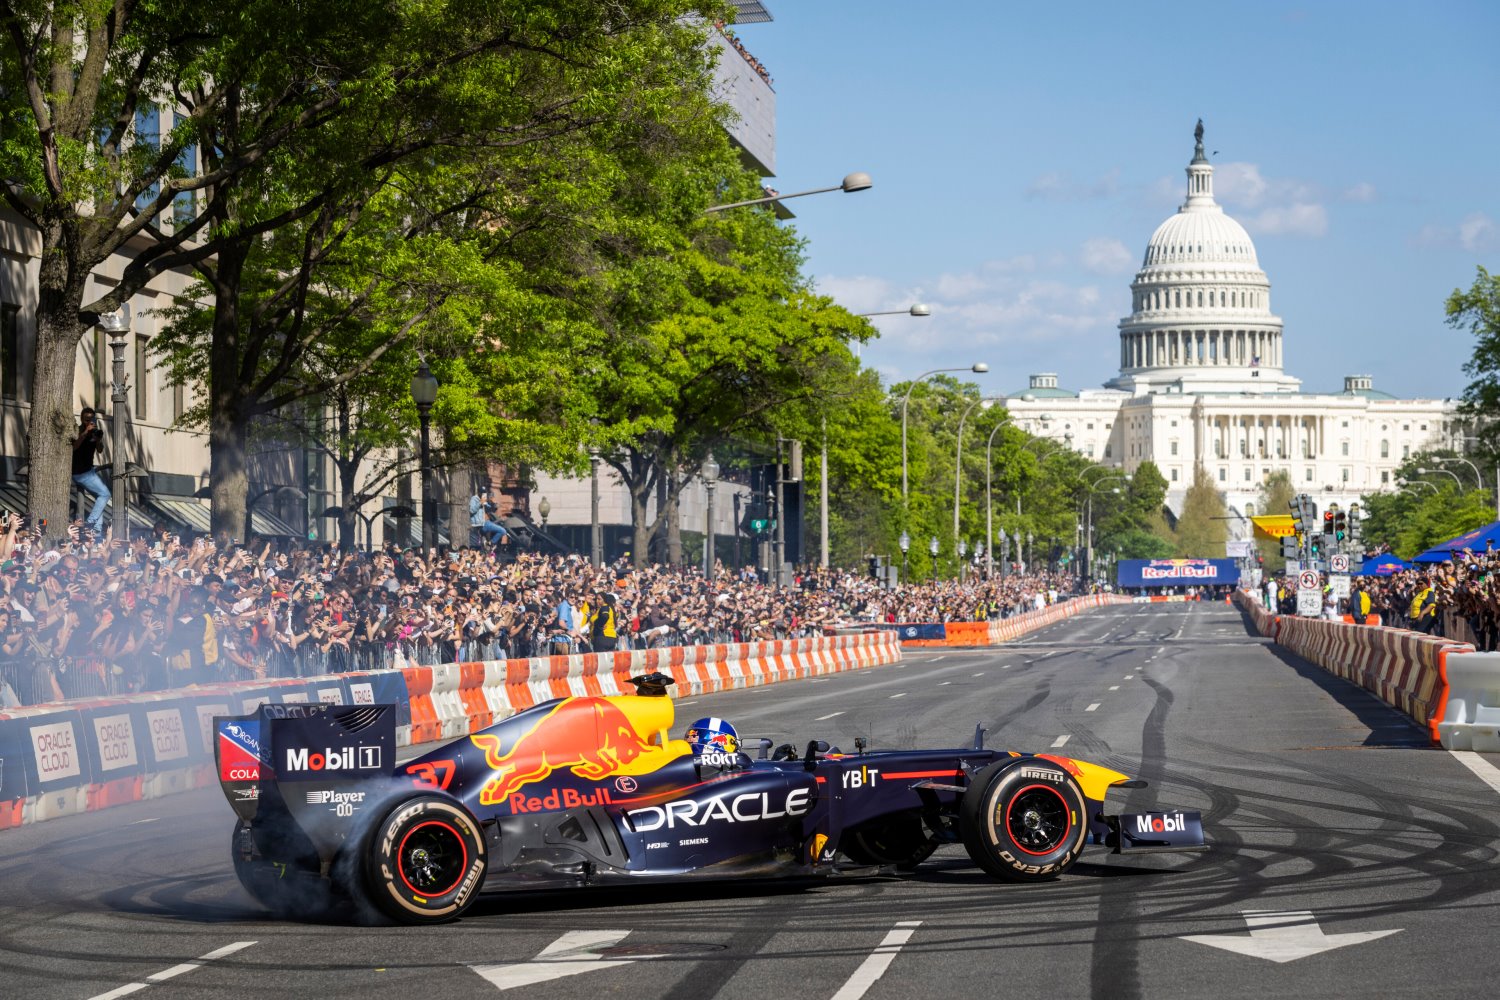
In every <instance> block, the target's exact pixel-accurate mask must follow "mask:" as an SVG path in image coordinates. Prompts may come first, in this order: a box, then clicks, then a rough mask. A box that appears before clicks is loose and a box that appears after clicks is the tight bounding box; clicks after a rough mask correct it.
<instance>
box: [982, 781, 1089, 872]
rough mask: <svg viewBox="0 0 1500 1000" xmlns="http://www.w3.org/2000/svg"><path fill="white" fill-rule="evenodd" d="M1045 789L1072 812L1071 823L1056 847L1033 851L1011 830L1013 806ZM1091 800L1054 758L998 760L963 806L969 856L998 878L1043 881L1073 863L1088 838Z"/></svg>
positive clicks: (1069, 812) (1068, 867)
mask: <svg viewBox="0 0 1500 1000" xmlns="http://www.w3.org/2000/svg"><path fill="white" fill-rule="evenodd" d="M1041 788H1045V789H1046V790H1047V792H1048V793H1053V794H1055V795H1056V796H1057V798H1058V799H1059V800H1060V802H1061V803H1062V804H1063V805H1064V806H1066V808H1067V811H1068V814H1069V815H1068V821H1069V825H1068V827H1067V831H1066V833H1065V834H1063V835H1062V836H1061V837H1060V839H1059V840H1058V843H1057V844H1056V846H1055V847H1053V848H1051V849H1049V850H1048V851H1046V852H1045V853H1034V852H1032V851H1028V850H1027V849H1026V848H1024V847H1023V846H1022V845H1021V844H1019V843H1017V841H1016V839H1015V838H1014V836H1012V834H1011V832H1010V831H1009V829H1008V828H1007V825H1006V815H1007V812H1006V810H1007V807H1008V806H1009V805H1010V804H1011V803H1012V801H1014V800H1015V799H1017V797H1019V796H1021V795H1024V794H1028V792H1029V793H1030V794H1036V792H1037V790H1038V789H1041ZM1087 808H1088V804H1087V802H1086V801H1085V799H1084V797H1083V791H1082V789H1080V788H1079V787H1078V783H1077V782H1076V781H1074V780H1073V776H1072V775H1070V774H1069V773H1068V772H1067V771H1065V770H1064V769H1063V768H1061V767H1059V766H1058V765H1056V764H1053V763H1051V762H1049V761H1043V760H1036V759H1034V758H1022V759H1020V760H1015V761H998V762H996V763H994V764H991V765H990V766H989V767H987V768H985V769H984V770H982V771H980V772H979V774H978V775H976V776H975V778H974V782H973V784H972V785H970V786H969V790H968V791H967V792H965V793H964V797H963V801H962V803H961V805H960V807H959V827H960V829H961V831H962V833H963V839H964V847H965V848H966V849H967V850H968V852H969V857H970V858H971V859H972V860H973V861H974V863H975V864H977V865H978V866H979V867H980V868H982V869H984V870H985V871H986V872H988V873H989V874H991V875H993V876H995V877H996V878H1000V879H1005V880H1007V881H1012V882H1043V881H1047V880H1049V879H1055V878H1057V877H1058V876H1060V875H1062V874H1063V873H1065V872H1066V871H1067V870H1068V869H1070V868H1072V867H1073V864H1074V863H1075V862H1076V861H1077V860H1078V857H1079V855H1080V854H1082V853H1083V848H1084V844H1085V843H1086V842H1087V840H1088V828H1089V825H1088V813H1087Z"/></svg>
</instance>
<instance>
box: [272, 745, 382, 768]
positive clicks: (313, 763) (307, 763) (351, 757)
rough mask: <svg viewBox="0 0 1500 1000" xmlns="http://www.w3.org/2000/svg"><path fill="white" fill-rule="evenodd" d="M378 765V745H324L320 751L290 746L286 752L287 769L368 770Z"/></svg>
mask: <svg viewBox="0 0 1500 1000" xmlns="http://www.w3.org/2000/svg"><path fill="white" fill-rule="evenodd" d="M378 767H380V748H379V747H345V748H344V749H342V750H339V749H337V748H335V747H325V748H324V749H323V752H322V753H317V752H315V751H313V750H309V749H308V748H307V747H290V748H288V749H287V752H286V769H287V770H288V771H356V770H359V771H368V770H371V769H373V768H378Z"/></svg>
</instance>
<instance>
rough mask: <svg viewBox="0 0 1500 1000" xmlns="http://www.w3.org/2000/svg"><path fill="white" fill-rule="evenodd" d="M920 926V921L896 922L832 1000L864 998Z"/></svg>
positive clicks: (857, 999)
mask: <svg viewBox="0 0 1500 1000" xmlns="http://www.w3.org/2000/svg"><path fill="white" fill-rule="evenodd" d="M920 926H922V921H920V920H901V921H897V923H896V926H895V927H894V928H892V929H891V930H890V931H889V932H887V933H886V936H885V940H883V941H881V942H880V944H879V946H878V947H876V949H875V950H874V951H873V952H871V953H870V955H869V956H868V957H867V958H866V959H865V960H864V961H863V962H861V963H860V966H859V968H857V969H855V970H854V975H852V976H850V977H849V980H848V981H847V982H846V983H844V985H843V986H841V987H840V988H839V991H838V992H837V993H835V994H834V995H833V1000H859V998H860V997H862V996H864V995H865V991H866V990H868V989H869V988H870V987H871V986H874V985H875V983H876V981H877V980H879V979H880V977H881V976H883V975H885V970H886V969H889V968H890V967H891V962H893V961H895V959H896V953H897V952H898V951H900V950H901V946H902V945H904V944H905V943H906V942H908V941H910V940H911V936H912V934H913V932H914V931H913V929H914V928H917V927H920Z"/></svg>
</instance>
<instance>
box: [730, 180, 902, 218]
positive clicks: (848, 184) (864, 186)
mask: <svg viewBox="0 0 1500 1000" xmlns="http://www.w3.org/2000/svg"><path fill="white" fill-rule="evenodd" d="M873 186H874V182H873V181H871V180H870V175H869V174H867V173H865V172H864V171H862V170H856V171H855V172H854V173H852V174H847V175H845V177H844V179H843V180H842V181H840V182H839V183H838V184H835V185H834V186H833V187H826V188H813V189H812V190H811V191H795V192H793V193H791V194H773V195H768V196H767V197H765V198H751V199H749V200H747V201H731V202H730V203H729V204H727V205H711V206H709V207H708V208H705V209H704V210H703V213H704V214H705V215H707V214H709V213H710V212H723V211H725V210H727V209H731V208H744V207H745V206H746V205H769V204H770V203H771V202H773V201H786V200H787V199H788V198H805V197H807V196H808V195H810V194H826V193H827V192H829V191H844V192H846V193H852V192H855V191H866V190H869V189H870V188H871V187H873Z"/></svg>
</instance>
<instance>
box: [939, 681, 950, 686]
mask: <svg viewBox="0 0 1500 1000" xmlns="http://www.w3.org/2000/svg"><path fill="white" fill-rule="evenodd" d="M952 683H953V682H952V681H938V687H947V686H948V685H949V684H952Z"/></svg>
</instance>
